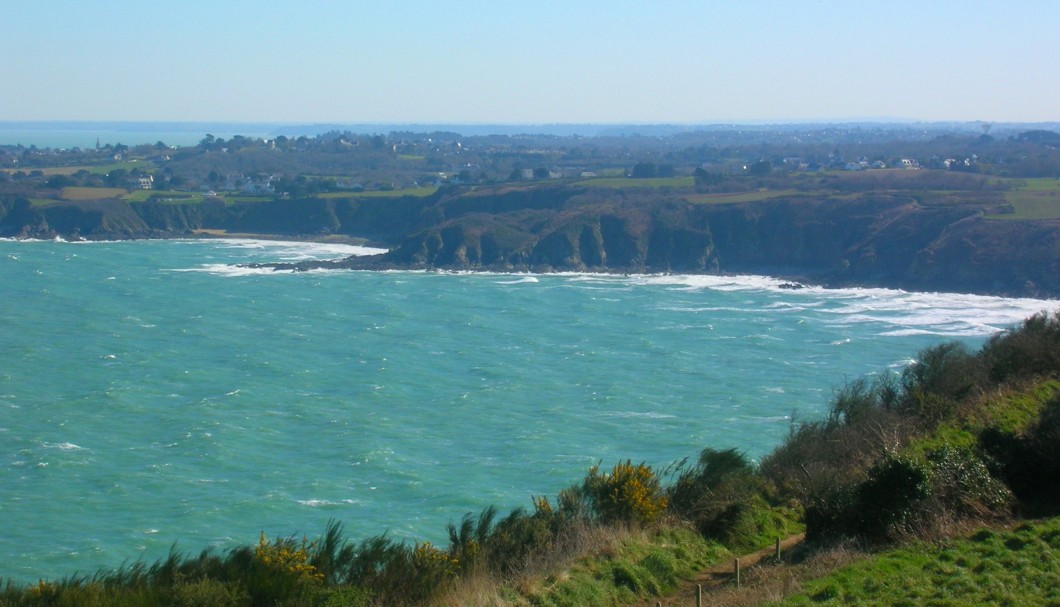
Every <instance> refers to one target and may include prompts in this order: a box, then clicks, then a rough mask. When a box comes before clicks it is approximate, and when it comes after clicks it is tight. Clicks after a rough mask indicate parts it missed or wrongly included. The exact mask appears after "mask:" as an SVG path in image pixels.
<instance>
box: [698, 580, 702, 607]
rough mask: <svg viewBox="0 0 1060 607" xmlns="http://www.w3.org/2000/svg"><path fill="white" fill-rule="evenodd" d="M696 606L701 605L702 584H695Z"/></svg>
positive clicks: (700, 606) (699, 606)
mask: <svg viewBox="0 0 1060 607" xmlns="http://www.w3.org/2000/svg"><path fill="white" fill-rule="evenodd" d="M696 607H703V584H696Z"/></svg>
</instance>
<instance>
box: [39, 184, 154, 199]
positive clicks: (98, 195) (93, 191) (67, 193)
mask: <svg viewBox="0 0 1060 607" xmlns="http://www.w3.org/2000/svg"><path fill="white" fill-rule="evenodd" d="M143 191H145V192H146V191H147V190H143ZM126 193H128V190H126V189H125V188H85V187H77V186H71V187H68V188H63V189H62V192H60V193H59V197H60V198H61V199H63V200H104V199H106V198H121V197H122V196H125V194H126Z"/></svg>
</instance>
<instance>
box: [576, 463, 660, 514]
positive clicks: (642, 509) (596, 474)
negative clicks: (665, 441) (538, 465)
mask: <svg viewBox="0 0 1060 607" xmlns="http://www.w3.org/2000/svg"><path fill="white" fill-rule="evenodd" d="M582 494H583V495H584V496H585V497H586V499H587V501H588V502H589V506H590V508H591V510H592V511H593V513H594V514H595V515H596V517H597V518H598V520H599V521H600V522H603V523H616V522H620V523H632V524H648V523H652V522H655V521H657V520H658V519H659V517H660V516H662V514H663V512H665V510H666V506H667V498H666V495H665V494H664V492H663V490H662V487H661V485H660V483H659V478H658V477H657V476H656V475H655V472H654V471H653V470H652V469H651V466H647V465H645V464H643V463H641V464H637V465H633V464H632V463H631V462H630V460H626V461H625V463H618V464H615V467H614V468H612V469H611V472H610V473H603V474H601V473H600V467H599V466H593V467H592V468H591V469H590V470H589V474H588V476H586V477H585V480H584V482H583V483H582Z"/></svg>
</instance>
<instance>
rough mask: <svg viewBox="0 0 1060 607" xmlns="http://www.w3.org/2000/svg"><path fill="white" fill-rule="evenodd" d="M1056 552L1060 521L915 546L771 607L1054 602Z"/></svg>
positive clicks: (1057, 594)
mask: <svg viewBox="0 0 1060 607" xmlns="http://www.w3.org/2000/svg"><path fill="white" fill-rule="evenodd" d="M1058 551H1060V518H1053V519H1049V520H1045V521H1041V522H1029V523H1024V524H1021V525H1020V526H1018V527H1017V528H1016V529H1014V530H1012V531H1002V532H997V531H992V530H983V531H979V532H978V533H975V534H974V535H972V536H971V537H968V538H964V539H957V540H952V541H947V542H941V543H932V542H914V543H912V544H910V545H909V546H906V547H903V548H899V549H896V550H889V551H886V552H884V553H882V554H880V555H877V556H874V557H872V558H868V559H865V560H862V561H859V562H857V563H855V564H853V565H850V566H848V567H844V568H842V569H841V570H840V571H837V572H836V573H834V574H832V575H828V576H825V577H823V578H821V579H818V580H814V581H812V582H810V583H807V584H806V585H805V586H804V587H803V588H802V589H801V590H800V592H799V593H797V594H795V595H792V596H790V597H788V598H786V599H785V600H784V601H782V602H780V603H778V604H777V605H778V606H780V607H796V606H805V605H820V606H825V605H954V606H957V605H1056V604H1058V603H1060V563H1058V561H1057V557H1056V554H1057V552H1058Z"/></svg>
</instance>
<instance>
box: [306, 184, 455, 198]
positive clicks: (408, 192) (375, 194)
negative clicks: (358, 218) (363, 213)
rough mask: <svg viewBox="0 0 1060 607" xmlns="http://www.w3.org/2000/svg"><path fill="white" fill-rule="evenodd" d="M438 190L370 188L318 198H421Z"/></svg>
mask: <svg viewBox="0 0 1060 607" xmlns="http://www.w3.org/2000/svg"><path fill="white" fill-rule="evenodd" d="M437 191H438V188H436V187H434V186H423V187H419V188H405V189H404V190H372V191H370V192H328V193H327V194H320V198H400V197H401V196H416V197H418V198H423V197H426V196H430V195H431V194H434V193H435V192H437Z"/></svg>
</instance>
